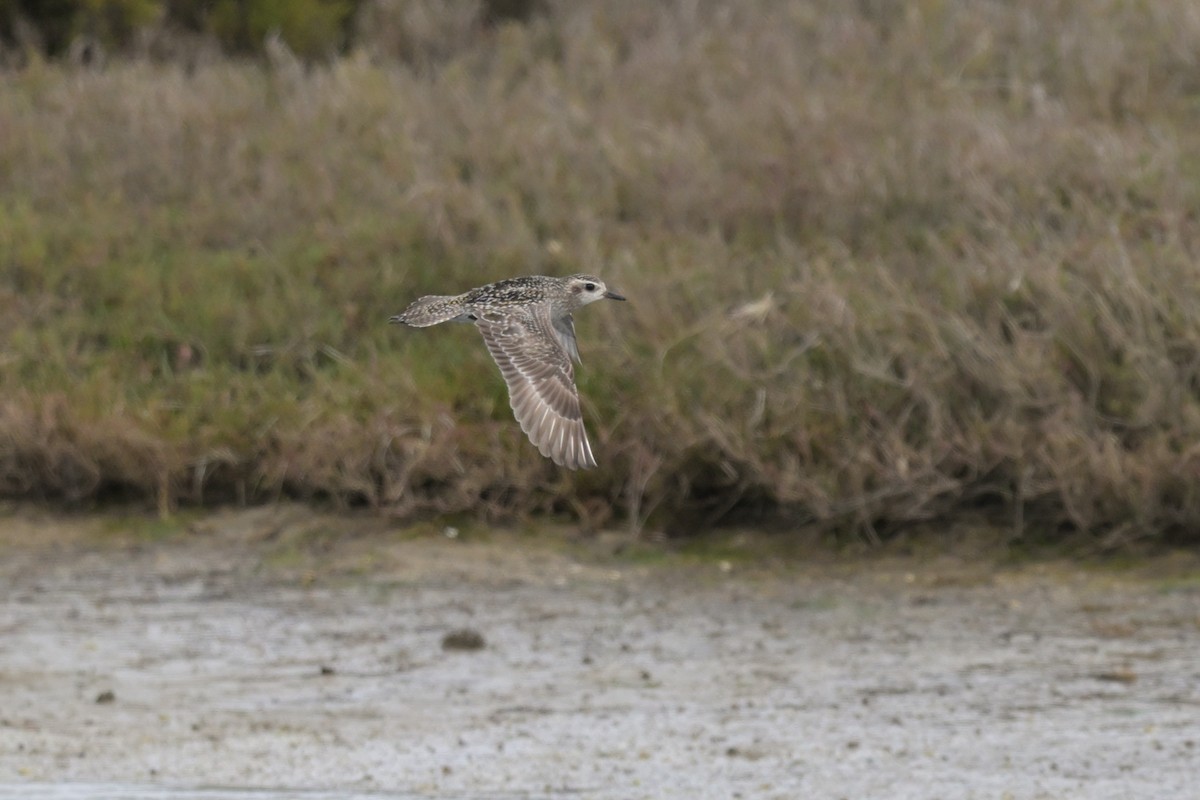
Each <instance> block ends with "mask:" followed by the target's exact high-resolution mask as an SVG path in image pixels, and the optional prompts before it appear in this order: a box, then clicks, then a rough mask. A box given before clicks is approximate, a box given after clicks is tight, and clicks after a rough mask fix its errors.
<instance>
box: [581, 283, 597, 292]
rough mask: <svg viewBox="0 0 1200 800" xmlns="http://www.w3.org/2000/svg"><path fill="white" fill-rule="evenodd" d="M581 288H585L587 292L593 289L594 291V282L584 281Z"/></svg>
mask: <svg viewBox="0 0 1200 800" xmlns="http://www.w3.org/2000/svg"><path fill="white" fill-rule="evenodd" d="M583 288H584V289H587V290H588V291H589V292H594V291H596V284H594V283H585V284H584V285H583Z"/></svg>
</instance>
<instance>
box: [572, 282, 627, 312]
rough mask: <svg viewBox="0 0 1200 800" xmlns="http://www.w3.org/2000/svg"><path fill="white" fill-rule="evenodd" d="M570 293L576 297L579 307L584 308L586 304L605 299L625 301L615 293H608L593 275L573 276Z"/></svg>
mask: <svg viewBox="0 0 1200 800" xmlns="http://www.w3.org/2000/svg"><path fill="white" fill-rule="evenodd" d="M571 291H573V292H575V293H576V295H578V297H579V304H580V305H581V306H586V305H587V304H588V303H594V302H596V301H597V300H603V299H604V298H606V297H607V298H609V299H611V300H624V299H625V298H624V297H622V296H621V295H619V294H617V293H616V292H611V291H609V289H608V287H607V286H605V285H604V281H602V280H600V279H599V278H597V277H596V276H595V275H576V276H574V277H573V278H572V279H571Z"/></svg>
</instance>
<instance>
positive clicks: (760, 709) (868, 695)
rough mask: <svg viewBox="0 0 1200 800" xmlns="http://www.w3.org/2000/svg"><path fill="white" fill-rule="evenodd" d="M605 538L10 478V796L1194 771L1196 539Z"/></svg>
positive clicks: (1128, 789)
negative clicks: (1045, 555)
mask: <svg viewBox="0 0 1200 800" xmlns="http://www.w3.org/2000/svg"><path fill="white" fill-rule="evenodd" d="M449 533H454V532H453V531H449ZM611 549H612V548H610V547H608V546H607V544H605V543H604V540H595V541H590V542H583V543H580V542H575V543H571V544H564V543H563V541H562V538H561V537H552V536H546V535H541V536H526V535H521V534H518V533H513V532H497V533H493V534H488V535H487V536H485V537H483V536H480V535H478V534H474V535H471V534H469V533H465V534H462V535H459V536H457V537H456V538H449V537H447V536H443V535H441V534H440V533H439V532H437V531H435V530H432V529H431V530H428V531H425V532H422V531H417V532H415V533H413V532H400V531H396V530H389V529H388V527H387V525H386V523H384V522H382V521H380V520H377V519H357V518H355V519H349V520H339V519H337V518H334V517H329V516H324V517H320V516H314V515H313V514H312V513H311V512H309V511H306V510H304V509H300V508H293V507H284V508H273V509H258V510H253V511H246V512H227V513H220V514H215V515H212V516H209V517H205V518H202V519H198V520H193V521H191V522H190V523H188V524H187V525H186V526H184V530H183V531H182V532H178V531H174V530H173V528H172V526H169V525H166V526H159V525H157V524H156V523H149V522H146V521H144V520H143V521H137V520H133V521H121V520H113V519H111V518H109V519H100V518H88V519H73V520H66V519H62V518H58V517H51V516H48V515H45V514H40V513H35V512H29V511H21V510H18V511H12V510H10V511H9V512H7V513H6V515H4V516H0V555H2V559H0V592H2V597H3V605H2V606H0V642H2V646H3V647H2V650H0V797H4V798H8V797H11V798H18V797H20V798H33V799H34V800H39V799H42V800H49V798H55V799H56V800H58V799H59V798H73V799H75V798H92V799H93V800H109V798H114V799H115V798H122V797H128V798H140V799H143V800H150V799H151V798H153V799H154V800H163V799H167V798H169V799H170V800H234V798H237V799H238V800H242V799H243V798H256V800H266V799H267V798H283V797H298V798H309V800H318V798H320V800H324V799H325V798H334V797H337V798H360V797H361V798H367V797H374V798H483V797H487V798H565V797H588V798H642V797H645V798H660V797H671V798H676V797H677V798H734V797H745V798H840V797H846V798H865V797H887V798H990V799H995V798H1014V799H1018V798H1085V797H1086V798H1091V799H1096V798H1129V797H1189V796H1197V795H1196V791H1197V790H1196V786H1197V783H1196V780H1197V779H1196V776H1197V774H1198V773H1197V765H1198V764H1200V569H1198V568H1197V562H1196V559H1195V557H1193V556H1177V557H1175V558H1163V557H1159V558H1157V559H1154V560H1152V561H1148V562H1145V563H1143V564H1139V565H1136V566H1135V567H1127V568H1125V569H1122V570H1115V569H1112V568H1097V567H1094V566H1093V567H1090V568H1088V569H1081V568H1076V567H1070V566H1065V565H1063V564H1062V563H1056V564H1045V563H1043V564H1036V565H1025V566H1022V567H1019V568H999V567H997V566H996V565H995V564H994V563H987V559H980V560H976V559H971V558H969V557H964V556H963V555H962V554H961V553H960V554H959V555H957V556H954V557H938V558H935V559H925V560H918V559H913V558H909V559H896V558H889V559H883V558H875V557H872V558H868V559H860V560H858V561H846V560H830V559H828V558H827V557H826V558H819V557H818V558H812V559H801V560H797V559H795V558H790V559H781V558H774V557H767V556H760V555H751V553H752V552H754V553H756V552H758V551H757V550H756V549H755V548H751V547H746V548H744V550H745V552H742V551H739V550H738V546H737V541H734V542H733V543H732V544H730V545H729V547H728V548H727V549H728V552H727V553H725V554H724V555H712V554H711V553H710V554H705V555H700V556H698V555H694V554H693V555H678V554H675V555H667V556H661V555H656V556H652V555H647V554H648V553H650V554H653V553H654V552H655V549H654V548H644V549H642V550H640V551H638V552H639V555H637V556H636V557H635V556H630V555H628V554H625V555H615V556H614V555H612V554H611Z"/></svg>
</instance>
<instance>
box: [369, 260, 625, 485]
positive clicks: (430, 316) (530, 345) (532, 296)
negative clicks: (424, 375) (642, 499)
mask: <svg viewBox="0 0 1200 800" xmlns="http://www.w3.org/2000/svg"><path fill="white" fill-rule="evenodd" d="M606 297H607V298H609V299H612V300H624V299H625V298H624V297H622V296H621V295H619V294H617V293H616V292H613V291H610V290H609V289H608V287H606V286H605V285H604V282H603V281H601V280H600V279H599V278H597V277H595V276H593V275H571V276H569V277H566V278H552V277H547V276H544V275H530V276H528V277H524V278H510V279H508V280H503V281H498V282H496V283H490V284H488V285H487V286H480V287H478V288H476V289H471V290H470V291H468V292H464V293H463V294H459V295H429V296H427V297H422V298H421V299H419V300H417V301H416V302H414V303H413V304H412V305H410V306H409V307H408V308H407V309H405V310H404V312H403V313H401V314H397V315H396V316H394V317H392V319H391V321H392V322H398V323H402V324H404V325H411V326H412V327H415V328H425V327H428V326H430V325H437V324H438V323H441V322H450V321H458V322H473V323H475V326H476V327H477V328H479V331H480V333H482V334H483V341H484V344H486V345H487V348H488V352H489V353H491V354H492V358H493V359H495V361H496V364H497V366H499V367H500V374H501V375H502V376H503V377H504V382H505V383H506V384H508V395H509V400H510V404H511V405H512V409H513V413H514V414H515V415H516V418H517V422H519V423H520V424H521V430H523V431H525V433H526V435H527V436H529V440H530V441H531V442H533V443H534V444H535V445H537V448H538V450H540V451H541V452H542V455H544V456H546V457H548V458H550V459H552V460H553V461H554V463H556V464H559V465H561V466H564V467H567V468H569V469H579V468H584V469H586V468H589V467H594V466H596V459H595V456H593V455H592V447H591V444H590V443H589V442H588V438H587V433H586V431H585V430H584V427H583V414H582V413H581V412H580V409H579V392H578V391H577V390H576V388H575V370H574V367H573V366H572V364H571V359H575V360H576V361H579V346H578V344H577V342H576V341H575V321H574V318H573V317H572V314H573V313H574V312H575V311H576V310H577V309H579V308H582V307H583V306H585V305H587V304H588V303H592V302H595V301H596V300H602V299H604V298H606Z"/></svg>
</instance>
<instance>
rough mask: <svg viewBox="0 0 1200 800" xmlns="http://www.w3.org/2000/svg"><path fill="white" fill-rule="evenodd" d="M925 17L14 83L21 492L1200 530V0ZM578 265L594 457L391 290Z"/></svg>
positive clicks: (778, 16)
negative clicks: (588, 285) (592, 282)
mask: <svg viewBox="0 0 1200 800" xmlns="http://www.w3.org/2000/svg"><path fill="white" fill-rule="evenodd" d="M901 8H902V6H901V5H896V6H895V9H893V8H892V6H891V5H889V4H874V3H859V4H844V3H839V2H833V0H827V1H824V0H823V1H821V2H815V3H808V4H800V5H795V4H793V5H787V6H784V7H781V6H779V5H778V4H771V3H765V2H762V3H758V2H752V3H742V4H730V5H728V6H727V7H725V6H722V4H711V5H710V4H700V5H695V4H674V3H667V4H661V5H656V6H653V7H647V6H645V5H644V4H637V3H633V2H630V0H604V2H601V3H597V4H587V5H586V6H583V7H580V8H575V7H573V6H569V5H565V4H559V5H555V6H554V7H553V8H552V10H551V11H550V13H548V14H547V15H544V16H538V17H535V18H534V19H532V20H530V21H529V22H527V23H525V24H505V25H501V26H499V27H496V28H492V29H484V28H470V27H469V26H468V27H464V26H463V25H461V24H460V23H461V19H459V17H458V16H455V17H453V18H451V17H450V16H447V19H446V20H443V21H442V22H443V23H444V24H441V25H440V26H439V25H432V26H431V27H429V28H428V29H423V32H422V33H421V37H424V38H421V37H418V38H414V39H412V41H414V42H417V43H418V44H419V47H420V49H421V53H422V55H421V58H420V59H416V60H413V59H412V58H407V59H404V60H390V59H389V58H388V57H387V56H386V55H382V54H386V53H387V52H389V51H388V48H387V46H385V44H384V43H383V42H382V39H379V40H372V38H371V31H370V30H367V31H362V32H361V33H360V36H361V37H362V38H361V41H360V42H359V48H360V49H359V50H357V51H355V52H352V53H350V54H349V55H347V56H345V57H343V58H340V59H338V60H335V61H332V62H328V63H320V64H315V65H312V66H311V67H310V68H308V69H307V70H290V69H286V68H283V67H280V68H278V69H273V68H270V67H264V66H262V65H258V64H254V63H245V62H236V61H217V62H214V63H200V64H198V65H194V66H193V67H191V68H185V67H184V66H183V65H175V64H171V63H165V64H152V63H149V62H143V61H132V62H120V61H114V62H110V63H109V65H108V66H107V67H106V68H105V69H103V70H101V71H84V70H75V69H70V68H67V67H63V66H58V65H55V64H48V63H45V62H41V61H34V62H32V63H31V64H30V66H28V67H27V68H26V69H24V70H22V71H16V72H8V73H4V74H3V75H2V76H0V118H3V119H4V120H5V124H4V126H3V127H2V128H0V176H2V179H0V385H2V386H3V387H4V389H3V396H2V402H0V491H3V492H4V493H5V494H7V495H9V496H15V497H44V498H51V499H65V500H67V501H70V502H72V503H80V502H91V501H94V500H96V499H102V498H105V497H108V496H114V495H115V496H120V497H130V496H132V497H145V498H147V500H148V501H150V502H153V503H157V504H159V505H161V506H162V507H164V508H169V507H173V506H178V505H196V504H207V503H213V502H220V501H225V500H237V501H242V502H258V501H263V500H269V499H272V498H275V497H278V496H281V495H287V496H299V497H308V498H314V499H317V500H331V501H334V502H337V503H344V504H351V505H367V506H371V507H374V508H378V509H380V510H383V511H386V512H388V513H391V514H395V515H398V516H410V517H411V516H419V515H428V514H447V513H453V514H461V513H468V514H474V515H478V516H479V517H481V518H484V519H496V518H511V517H516V516H521V515H534V514H548V515H552V516H558V517H562V516H566V517H576V516H578V517H581V518H584V519H586V520H587V521H588V523H589V524H600V525H604V524H620V525H624V524H627V523H626V518H627V517H628V516H629V515H631V514H633V515H636V516H637V517H638V520H637V523H638V524H642V523H645V524H646V525H649V526H652V527H655V528H661V529H666V530H668V531H670V532H678V533H687V532H690V531H693V530H695V529H698V528H704V527H708V526H711V525H714V524H719V523H722V522H727V521H738V522H743V523H744V522H754V521H757V522H762V523H766V524H771V525H775V526H783V527H795V526H800V525H803V526H809V527H815V528H817V529H820V530H822V531H825V532H829V533H833V534H838V535H843V534H844V535H861V536H865V537H867V538H872V537H874V536H886V535H888V534H889V533H890V532H893V531H896V530H898V529H902V528H905V527H906V526H912V525H926V524H929V523H931V522H933V523H936V522H938V521H946V520H951V519H954V518H957V517H960V516H963V515H969V516H970V517H971V518H972V519H978V518H981V517H982V518H983V519H985V520H990V521H991V522H993V523H994V524H996V525H997V526H998V527H997V530H998V531H1000V532H1001V533H1000V535H1004V536H1019V537H1033V538H1039V539H1049V540H1053V539H1054V538H1056V537H1060V536H1063V535H1072V536H1078V535H1080V534H1083V535H1085V536H1090V537H1095V539H1096V541H1097V542H1099V543H1101V544H1103V545H1104V546H1116V545H1121V544H1126V543H1130V542H1135V541H1141V540H1151V541H1175V542H1193V543H1194V542H1196V541H1197V539H1196V533H1195V532H1196V531H1198V530H1200V489H1198V488H1197V487H1200V480H1197V478H1200V449H1198V448H1197V446H1196V442H1197V441H1198V440H1200V436H1198V434H1200V281H1198V280H1197V271H1196V269H1197V268H1196V253H1198V252H1200V217H1197V214H1196V209H1197V208H1200V81H1198V80H1197V78H1196V74H1197V73H1196V69H1195V65H1196V60H1197V58H1198V57H1200V19H1198V18H1197V16H1196V14H1195V13H1194V10H1193V8H1192V3H1191V2H1189V0H1167V1H1166V2H1161V3H1156V4H1154V5H1153V8H1148V7H1143V6H1142V5H1140V4H1132V5H1131V4H1127V3H1117V2H1101V3H1084V2H1060V3H1048V4H1047V3H1040V2H1034V0H1027V1H1025V2H1014V3H1004V4H997V3H992V2H984V1H983V0H969V1H967V2H959V3H940V2H923V3H915V4H904V5H903V9H904V10H903V12H901V11H900V9H901ZM431 13H435V12H431ZM445 13H446V14H447V15H452V14H458V13H459V12H451V11H449V10H448V11H446V12H445ZM459 16H461V14H460V15H459ZM408 24H415V23H414V22H413V21H412V20H411V19H408V18H407V17H404V15H403V14H400V16H399V17H397V18H396V19H393V20H391V21H390V22H388V25H392V26H393V27H391V28H389V27H387V25H384V24H383V23H382V22H381V23H379V26H378V31H379V32H378V34H377V35H378V36H379V37H383V36H385V31H387V30H395V27H394V26H400V27H401V28H403V26H404V25H408ZM439 31H441V33H439ZM438 36H443V37H444V38H443V39H438V38H437V37H438ZM414 46H416V45H414ZM585 270H586V271H589V272H595V273H598V274H601V275H603V276H604V277H605V278H606V279H607V280H609V281H610V283H612V284H613V285H615V286H617V287H619V288H620V289H621V290H622V291H623V292H624V293H625V294H626V295H627V296H629V298H630V300H631V302H629V303H627V304H601V305H600V306H598V307H592V308H589V309H587V310H586V311H585V312H583V313H581V314H580V315H579V318H578V320H577V326H578V329H579V333H580V340H581V343H582V351H583V356H584V362H585V363H584V365H583V367H582V368H581V370H580V372H579V382H580V387H581V390H582V392H583V395H584V398H585V399H584V407H585V413H586V416H587V424H588V427H589V430H590V431H591V433H592V438H593V443H594V444H595V449H596V450H597V455H598V457H599V460H600V462H601V467H600V469H599V470H597V471H595V472H591V473H588V474H578V475H576V474H571V475H564V474H562V473H560V472H559V471H558V470H556V469H555V468H553V467H552V466H551V465H549V464H547V463H546V462H544V461H543V460H542V459H541V458H540V456H538V455H537V453H536V451H535V450H534V449H533V448H532V447H531V446H530V445H529V444H528V443H527V442H525V441H524V440H523V437H522V436H521V434H520V431H519V429H518V428H517V426H516V425H515V423H514V422H513V420H512V418H511V413H510V411H509V409H508V403H507V398H506V396H505V394H504V389H503V384H502V382H501V381H500V378H499V375H498V373H497V371H496V369H495V367H494V365H492V364H491V363H490V361H489V360H488V358H487V355H486V352H485V351H484V349H483V347H482V346H481V345H480V343H479V341H478V337H477V335H476V334H475V333H474V331H472V330H471V329H470V328H468V327H465V326H463V327H453V328H442V329H437V330H432V331H412V330H407V329H397V328H395V327H390V326H388V325H387V324H386V321H387V318H388V317H389V316H390V315H391V314H393V313H396V312H397V311H399V310H400V309H402V308H403V307H404V306H405V304H406V303H407V302H408V301H410V300H411V299H413V298H415V297H417V296H419V295H421V294H425V293H430V292H439V293H444V292H450V291H458V290H463V289H466V288H469V287H471V286H475V285H479V284H481V283H485V282H488V281H491V280H495V279H498V278H501V277H506V276H509V275H514V274H524V273H533V272H542V273H556V274H565V273H569V272H576V271H585ZM647 517H648V519H646V518H647Z"/></svg>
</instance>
